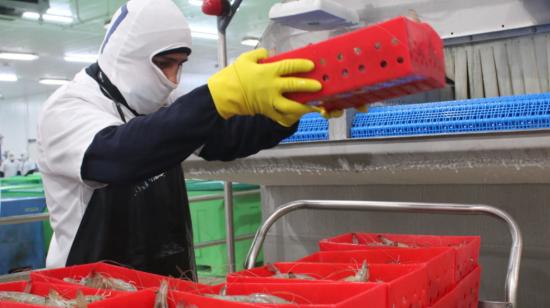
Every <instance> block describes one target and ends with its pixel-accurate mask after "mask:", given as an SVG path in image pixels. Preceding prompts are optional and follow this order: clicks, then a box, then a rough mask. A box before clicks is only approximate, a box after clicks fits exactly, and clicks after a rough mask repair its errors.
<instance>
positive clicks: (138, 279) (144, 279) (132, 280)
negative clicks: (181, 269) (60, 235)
mask: <svg viewBox="0 0 550 308" xmlns="http://www.w3.org/2000/svg"><path fill="white" fill-rule="evenodd" d="M31 279H32V280H33V281H43V282H48V283H57V284H71V285H75V284H76V285H84V286H88V287H91V288H96V289H113V290H118V291H123V292H135V291H138V290H141V289H145V288H158V287H159V286H160V284H161V282H162V281H163V280H167V281H168V282H169V285H170V288H172V289H175V290H180V291H190V290H196V289H200V288H204V287H206V285H202V284H198V283H195V282H192V281H189V280H183V279H176V278H171V277H165V276H161V275H155V274H151V273H146V272H142V271H137V270H133V269H129V268H126V267H122V266H117V265H111V264H107V263H103V262H97V263H89V264H83V265H74V266H68V267H63V268H56V269H46V270H41V271H36V272H31Z"/></svg>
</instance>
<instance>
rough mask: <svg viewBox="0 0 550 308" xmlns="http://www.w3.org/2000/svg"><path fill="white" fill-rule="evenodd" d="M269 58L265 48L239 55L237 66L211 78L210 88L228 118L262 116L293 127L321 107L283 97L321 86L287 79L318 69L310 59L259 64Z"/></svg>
mask: <svg viewBox="0 0 550 308" xmlns="http://www.w3.org/2000/svg"><path fill="white" fill-rule="evenodd" d="M264 58H267V50H266V49H264V48H261V49H256V50H252V51H249V52H246V53H244V54H242V55H241V56H239V57H238V58H237V60H236V61H235V63H233V64H231V65H230V66H228V67H226V68H224V69H222V70H221V71H219V72H218V73H216V74H214V75H212V76H211V77H210V78H209V79H208V89H209V90H210V93H211V95H212V98H213V100H214V105H216V110H217V111H218V113H219V114H220V115H221V116H222V117H223V118H224V119H229V118H230V117H232V116H235V115H256V114H262V115H264V116H267V117H269V118H270V119H272V120H274V121H276V122H277V123H279V124H281V125H283V126H286V127H290V126H292V125H293V124H294V123H296V122H297V121H298V120H299V119H300V118H301V117H302V116H303V115H304V114H306V113H309V112H313V111H318V108H315V107H311V106H308V105H305V104H300V103H298V102H295V101H293V100H290V99H288V98H286V97H284V96H283V93H287V92H316V91H319V90H321V88H322V86H321V83H320V82H318V81H317V80H314V79H307V78H297V77H284V76H286V75H291V74H296V73H306V72H309V71H311V70H313V68H314V67H315V64H314V63H313V62H312V61H310V60H305V59H290V60H282V61H278V62H273V63H264V64H260V63H258V61H259V60H261V59H264Z"/></svg>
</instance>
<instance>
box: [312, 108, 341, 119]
mask: <svg viewBox="0 0 550 308" xmlns="http://www.w3.org/2000/svg"><path fill="white" fill-rule="evenodd" d="M316 108H317V111H319V113H320V114H321V116H323V118H325V119H327V120H328V119H331V118H339V117H341V116H342V115H343V114H344V110H342V109H336V110H331V111H327V110H326V109H325V108H323V107H316Z"/></svg>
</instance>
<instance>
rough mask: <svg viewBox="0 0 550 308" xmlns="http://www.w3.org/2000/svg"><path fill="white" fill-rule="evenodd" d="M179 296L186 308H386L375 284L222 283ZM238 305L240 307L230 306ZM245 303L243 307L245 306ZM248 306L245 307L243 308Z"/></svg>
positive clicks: (380, 289)
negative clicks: (191, 307) (189, 306)
mask: <svg viewBox="0 0 550 308" xmlns="http://www.w3.org/2000/svg"><path fill="white" fill-rule="evenodd" d="M177 294H180V296H181V297H182V301H184V303H185V304H187V305H196V306H197V307H200V308H218V307H279V306H284V307H304V308H357V307H369V308H386V307H388V306H387V300H386V286H385V285H383V284H376V283H357V284H351V283H338V282H332V283H315V284H307V283H238V282H235V283H226V284H222V285H218V286H213V287H211V288H208V289H203V290H201V291H196V292H193V293H191V292H174V295H175V296H177ZM232 303H239V304H240V305H243V306H230V305H233V304H232ZM245 303H246V304H245ZM245 305H248V306H245Z"/></svg>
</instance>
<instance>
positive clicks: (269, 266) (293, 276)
mask: <svg viewBox="0 0 550 308" xmlns="http://www.w3.org/2000/svg"><path fill="white" fill-rule="evenodd" d="M266 266H267V269H268V270H269V271H270V272H272V273H275V275H273V276H271V277H272V278H282V279H304V280H315V278H313V277H311V276H309V275H307V274H295V273H293V272H288V273H281V271H280V270H279V269H278V268H277V267H276V266H275V265H273V264H267V265H266Z"/></svg>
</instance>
